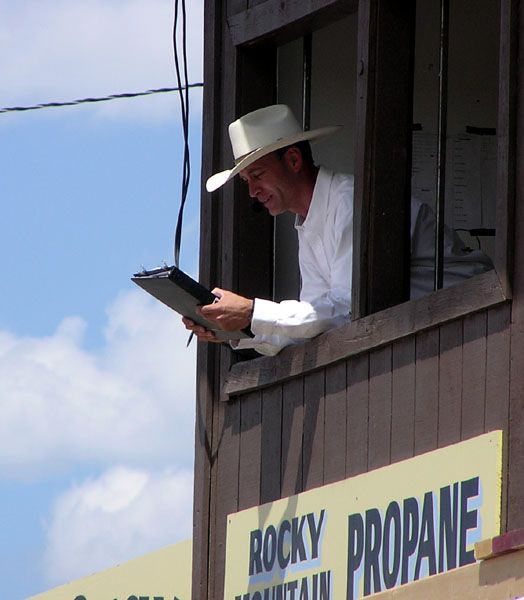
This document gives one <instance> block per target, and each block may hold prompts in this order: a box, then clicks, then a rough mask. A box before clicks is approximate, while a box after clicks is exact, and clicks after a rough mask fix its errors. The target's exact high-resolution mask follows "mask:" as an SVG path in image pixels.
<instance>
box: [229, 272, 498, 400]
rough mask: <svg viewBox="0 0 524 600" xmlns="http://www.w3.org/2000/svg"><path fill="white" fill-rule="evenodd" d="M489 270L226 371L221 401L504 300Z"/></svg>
mask: <svg viewBox="0 0 524 600" xmlns="http://www.w3.org/2000/svg"><path fill="white" fill-rule="evenodd" d="M507 300H508V298H507V297H506V295H505V294H504V291H503V288H502V286H501V283H500V281H499V278H498V276H497V273H496V271H495V270H493V271H489V272H487V273H484V274H482V275H477V276H476V277H473V278H471V279H468V280H467V281H465V282H464V283H461V284H458V285H455V286H453V287H450V288H447V289H444V290H439V291H438V292H433V293H432V294H428V295H427V296H425V297H424V298H420V299H418V300H412V301H410V302H405V303H403V304H399V305H397V306H392V307H391V308H388V309H386V310H383V311H381V312H378V313H375V314H372V315H368V316H366V317H363V318H361V319H358V320H357V321H353V322H352V323H348V324H347V325H344V326H343V327H339V328H337V329H332V330H329V331H326V332H325V333H323V334H321V335H319V336H318V337H316V338H314V339H312V340H310V341H308V342H305V343H303V344H298V345H296V346H289V347H287V348H284V349H283V350H282V351H281V352H280V353H279V354H278V356H262V357H260V358H255V359H253V360H250V361H245V362H239V363H236V364H235V365H233V366H232V368H231V370H230V371H229V373H228V374H227V376H226V378H225V382H224V388H223V392H224V393H223V394H222V395H221V398H222V399H223V400H229V399H230V397H232V396H235V395H238V394H244V393H247V392H250V391H253V390H256V389H259V388H262V387H266V386H269V385H274V384H276V383H281V382H283V381H285V380H287V379H292V378H293V377H297V376H301V375H304V373H308V372H310V371H313V370H315V369H320V368H323V367H326V366H327V365H330V364H332V363H335V362H337V361H340V360H344V359H346V358H348V357H350V356H354V355H356V354H360V353H361V352H366V351H368V350H371V349H373V348H377V347H379V346H382V345H384V344H389V343H391V342H393V341H395V340H398V339H400V338H403V337H406V336H409V335H413V334H414V333H417V332H419V331H422V330H424V329H429V328H431V327H435V326H437V325H440V324H442V323H445V322H447V321H452V320H453V319H457V318H459V317H463V316H465V315H467V314H469V313H473V312H476V311H479V310H483V309H485V308H489V307H491V306H494V305H496V304H500V303H502V302H505V301H507Z"/></svg>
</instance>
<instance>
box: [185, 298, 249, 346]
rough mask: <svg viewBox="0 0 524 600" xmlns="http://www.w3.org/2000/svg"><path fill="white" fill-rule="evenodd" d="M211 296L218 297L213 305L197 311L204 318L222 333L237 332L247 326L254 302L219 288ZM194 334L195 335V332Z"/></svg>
mask: <svg viewBox="0 0 524 600" xmlns="http://www.w3.org/2000/svg"><path fill="white" fill-rule="evenodd" d="M213 294H215V295H216V296H218V299H217V300H216V301H215V302H213V304H208V305H206V306H202V307H200V308H199V309H198V312H199V313H200V314H201V315H202V316H203V317H204V318H206V319H208V320H209V321H213V323H216V324H217V325H218V327H219V328H220V329H223V330H224V331H237V330H238V329H245V328H246V327H248V326H249V324H250V323H251V315H252V314H253V304H254V300H250V299H249V298H244V297H243V296H239V295H238V294H234V293H233V292H229V291H227V290H222V289H220V288H215V289H214V290H213ZM195 333H196V334H197V332H196V331H195ZM197 335H198V334H197Z"/></svg>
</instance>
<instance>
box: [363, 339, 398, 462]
mask: <svg viewBox="0 0 524 600" xmlns="http://www.w3.org/2000/svg"><path fill="white" fill-rule="evenodd" d="M391 379H392V376H391V346H385V347H383V348H379V349H378V350H373V351H372V352H370V354H369V421H368V469H369V470H372V469H377V468H378V467H383V466H384V465H388V464H389V463H390V462H391V393H392V389H391Z"/></svg>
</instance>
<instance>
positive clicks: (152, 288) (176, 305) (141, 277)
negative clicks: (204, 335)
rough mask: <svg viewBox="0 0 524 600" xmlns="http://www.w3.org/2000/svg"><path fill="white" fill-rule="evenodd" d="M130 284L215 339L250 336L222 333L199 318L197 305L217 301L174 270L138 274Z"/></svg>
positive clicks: (194, 282) (230, 332) (242, 333)
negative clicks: (204, 330)
mask: <svg viewBox="0 0 524 600" xmlns="http://www.w3.org/2000/svg"><path fill="white" fill-rule="evenodd" d="M131 281H134V282H135V283H136V284H137V285H138V286H140V287H141V288H142V289H143V290H145V291H146V292H148V293H149V294H151V295H152V296H154V297H155V298H156V299H157V300H160V302H162V303H163V304H165V305H166V306H169V308H172V309H173V310H175V311H176V312H177V313H179V314H180V315H182V316H183V317H188V318H189V319H191V320H192V321H194V322H195V323H198V324H199V325H202V326H204V327H205V328H206V329H210V330H211V331H213V332H214V333H215V335H216V337H217V339H218V340H222V341H227V340H239V339H242V338H251V337H253V334H252V333H251V330H250V329H249V328H248V329H244V330H242V331H223V330H222V329H218V328H217V326H216V324H215V323H212V322H211V321H208V320H207V319H204V317H202V315H199V314H198V313H197V312H196V311H195V309H196V308H197V306H204V305H206V304H212V303H213V302H215V301H216V300H217V296H215V295H214V294H212V293H211V292H210V291H209V290H208V289H207V288H205V287H204V286H203V285H201V284H200V283H198V281H195V280H194V279H193V278H192V277H190V276H189V275H187V274H186V273H184V272H183V271H181V270H180V269H178V268H177V267H162V268H159V269H152V270H151V271H141V272H140V273H135V274H134V275H133V277H131Z"/></svg>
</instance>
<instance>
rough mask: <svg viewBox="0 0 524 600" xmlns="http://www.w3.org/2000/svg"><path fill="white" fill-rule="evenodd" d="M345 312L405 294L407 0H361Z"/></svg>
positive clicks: (410, 45) (409, 94)
mask: <svg viewBox="0 0 524 600" xmlns="http://www.w3.org/2000/svg"><path fill="white" fill-rule="evenodd" d="M361 7H362V9H363V10H361V11H360V10H359V15H358V16H359V22H358V38H359V40H358V64H359V65H360V70H359V73H358V79H357V120H356V138H357V142H356V143H357V153H356V164H355V214H359V215H368V216H367V217H366V218H365V220H364V218H363V216H361V217H360V218H361V219H362V221H361V223H360V225H364V227H361V228H360V230H359V229H358V228H355V233H354V237H355V241H354V248H355V251H354V256H353V279H354V286H355V293H354V294H353V304H352V312H353V317H354V318H355V317H356V318H359V317H362V316H364V315H367V314H371V313H375V312H377V311H379V310H382V309H384V308H387V307H388V306H393V305H396V304H399V303H400V302H403V301H405V300H406V299H408V298H409V274H410V262H409V256H410V240H409V215H410V176H411V175H410V174H411V170H410V165H411V124H412V121H413V65H414V59H413V53H414V47H415V45H414V37H415V0H405V1H404V2H390V1H389V0H375V1H374V2H361Z"/></svg>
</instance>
